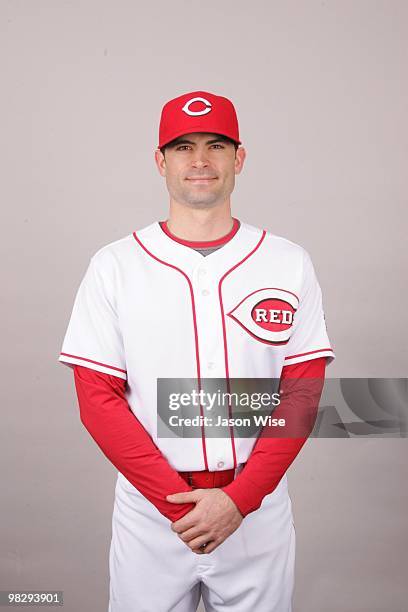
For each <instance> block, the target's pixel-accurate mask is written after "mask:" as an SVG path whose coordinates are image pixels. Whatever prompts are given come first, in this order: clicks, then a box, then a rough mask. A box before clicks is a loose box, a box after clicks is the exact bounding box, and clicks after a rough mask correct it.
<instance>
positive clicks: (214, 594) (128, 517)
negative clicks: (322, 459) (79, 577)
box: [109, 468, 295, 612]
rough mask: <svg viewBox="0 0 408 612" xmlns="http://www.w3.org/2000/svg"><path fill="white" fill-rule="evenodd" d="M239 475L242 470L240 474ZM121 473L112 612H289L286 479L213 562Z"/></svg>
mask: <svg viewBox="0 0 408 612" xmlns="http://www.w3.org/2000/svg"><path fill="white" fill-rule="evenodd" d="M238 469H239V468H238ZM170 525H171V523H170V521H169V520H168V519H167V518H166V517H164V516H163V515H162V514H161V513H160V512H159V511H158V510H157V509H156V508H155V507H154V506H153V505H152V504H151V503H150V502H149V501H148V500H147V499H146V498H145V497H143V495H142V494H141V493H139V491H138V490H137V489H136V488H135V487H134V486H133V485H132V484H131V483H130V482H129V481H128V480H127V479H126V478H125V477H124V476H123V475H122V474H121V473H120V472H119V473H118V479H117V483H116V489H115V504H114V510H113V516H112V540H111V547H110V554H109V570H110V590H109V595H110V597H109V612H195V611H196V610H197V607H198V604H199V600H200V596H202V598H203V602H204V606H205V609H206V611H207V612H291V611H292V604H291V600H292V593H293V586H294V565H295V528H294V525H293V516H292V504H291V500H290V497H289V495H288V489H287V478H286V475H285V476H284V477H283V479H282V480H281V481H280V483H279V485H278V487H277V488H276V489H275V491H274V492H273V493H271V494H270V495H267V496H266V497H265V498H264V500H263V502H262V505H261V507H260V508H258V510H256V511H255V512H252V513H250V514H249V515H248V516H246V517H245V518H244V520H243V521H242V523H241V525H240V526H239V528H238V529H237V530H236V531H235V532H234V533H233V534H232V535H231V536H230V537H229V538H227V540H225V541H224V542H223V543H222V544H221V545H220V546H219V547H218V548H216V549H215V550H214V551H213V552H211V553H209V554H207V555H197V554H195V553H193V552H192V551H191V550H190V549H189V548H188V547H187V545H186V544H185V543H184V542H182V541H181V540H180V538H179V537H178V535H177V534H176V533H174V532H173V531H172V530H171V528H170Z"/></svg>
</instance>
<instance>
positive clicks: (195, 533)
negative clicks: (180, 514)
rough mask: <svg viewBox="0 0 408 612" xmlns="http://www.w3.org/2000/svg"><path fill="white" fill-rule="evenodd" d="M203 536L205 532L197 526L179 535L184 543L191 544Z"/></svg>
mask: <svg viewBox="0 0 408 612" xmlns="http://www.w3.org/2000/svg"><path fill="white" fill-rule="evenodd" d="M201 535H204V531H203V529H200V528H199V527H198V526H196V525H195V526H194V527H191V528H190V529H186V531H183V532H181V533H179V534H178V536H179V538H180V539H181V540H183V542H190V540H192V539H194V538H198V537H199V536H201Z"/></svg>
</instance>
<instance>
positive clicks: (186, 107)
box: [158, 91, 241, 149]
mask: <svg viewBox="0 0 408 612" xmlns="http://www.w3.org/2000/svg"><path fill="white" fill-rule="evenodd" d="M192 132H210V133H214V134H222V135H223V136H228V138H231V139H232V140H235V142H236V143H237V144H241V141H240V140H239V128H238V119H237V114H236V112H235V108H234V105H233V104H232V102H231V100H228V98H224V97H223V96H216V95H215V94H212V93H209V92H208V91H192V92H191V93H186V94H183V95H182V96H178V97H177V98H174V99H173V100H169V102H166V104H165V105H164V106H163V108H162V112H161V117H160V126H159V144H158V148H159V149H160V148H161V147H164V145H166V144H168V143H169V142H170V141H171V140H174V139H175V138H177V137H178V136H182V135H183V134H191V133H192Z"/></svg>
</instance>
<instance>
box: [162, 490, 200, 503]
mask: <svg viewBox="0 0 408 612" xmlns="http://www.w3.org/2000/svg"><path fill="white" fill-rule="evenodd" d="M166 499H167V501H169V502H171V503H172V504H191V503H195V502H196V501H197V500H198V498H197V493H196V491H185V492H184V493H172V494H171V495H167V496H166Z"/></svg>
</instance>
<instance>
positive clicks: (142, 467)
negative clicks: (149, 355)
mask: <svg viewBox="0 0 408 612" xmlns="http://www.w3.org/2000/svg"><path fill="white" fill-rule="evenodd" d="M74 380H75V387H76V392H77V396H78V403H79V410H80V418H81V421H82V423H83V424H84V426H85V428H86V429H87V430H88V432H89V433H90V434H91V436H92V438H93V439H94V440H95V442H96V443H97V445H98V446H99V448H100V449H101V450H102V452H103V453H104V455H105V456H106V457H107V458H108V459H109V460H110V461H111V462H112V463H113V465H114V466H115V467H116V468H117V469H118V470H119V472H121V473H122V474H123V475H124V476H125V478H127V479H128V480H129V482H130V483H131V484H133V486H135V487H136V488H137V489H138V490H139V491H140V493H142V495H144V497H146V499H148V500H149V501H150V502H151V503H152V504H154V506H156V508H157V509H158V510H159V512H161V514H163V515H164V516H165V517H167V518H168V519H169V520H170V521H172V522H174V521H177V520H178V519H180V518H181V517H183V516H184V515H185V514H187V512H189V511H190V510H192V509H193V508H194V507H195V505H194V504H192V503H188V504H173V503H170V502H168V501H167V500H166V495H170V494H171V493H182V492H187V491H192V488H191V487H190V486H189V485H188V484H187V483H186V482H185V480H184V479H183V478H182V477H181V476H180V475H179V474H178V472H177V471H176V470H174V469H173V468H172V467H171V466H170V464H169V463H168V461H167V459H166V458H165V457H164V456H163V455H162V453H161V451H160V450H159V448H158V447H157V446H156V445H155V444H154V442H153V440H152V438H151V437H150V435H149V434H148V433H147V431H146V430H145V429H144V427H143V425H142V424H141V423H140V421H139V420H138V419H137V418H136V417H135V415H134V414H133V412H132V411H131V410H130V407H129V404H128V402H127V400H126V397H125V388H126V384H127V383H126V381H125V380H123V379H122V378H119V377H118V376H113V375H110V374H105V373H104V372H97V371H96V370H92V369H90V368H86V367H83V366H79V365H75V366H74Z"/></svg>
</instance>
